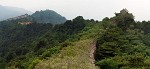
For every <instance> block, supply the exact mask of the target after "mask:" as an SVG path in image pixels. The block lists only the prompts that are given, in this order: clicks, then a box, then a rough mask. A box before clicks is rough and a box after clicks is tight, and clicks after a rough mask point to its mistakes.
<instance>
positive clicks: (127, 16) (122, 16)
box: [112, 9, 135, 31]
mask: <svg viewBox="0 0 150 69" xmlns="http://www.w3.org/2000/svg"><path fill="white" fill-rule="evenodd" d="M115 15H116V16H115V17H113V18H112V19H113V21H114V22H115V23H116V24H117V26H118V27H120V28H121V29H122V30H124V31H125V30H127V29H128V28H130V26H131V25H134V24H135V21H134V16H133V15H132V13H129V12H128V10H127V9H123V10H121V11H120V13H115Z"/></svg>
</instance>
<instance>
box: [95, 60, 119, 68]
mask: <svg viewBox="0 0 150 69" xmlns="http://www.w3.org/2000/svg"><path fill="white" fill-rule="evenodd" d="M96 65H98V66H99V67H100V68H101V69H119V68H118V64H117V63H116V62H115V61H114V60H112V59H104V60H101V61H99V62H97V63H96Z"/></svg>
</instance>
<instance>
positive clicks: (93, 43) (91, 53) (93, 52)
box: [90, 40, 96, 64]
mask: <svg viewBox="0 0 150 69" xmlns="http://www.w3.org/2000/svg"><path fill="white" fill-rule="evenodd" d="M95 50H96V40H94V41H93V42H92V43H91V48H90V58H91V62H92V63H93V64H94V63H95V58H94V54H95Z"/></svg>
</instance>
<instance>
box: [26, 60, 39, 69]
mask: <svg viewBox="0 0 150 69" xmlns="http://www.w3.org/2000/svg"><path fill="white" fill-rule="evenodd" d="M39 62H40V60H39V59H35V60H33V61H32V63H31V64H30V65H29V67H28V69H34V66H35V65H36V64H37V63H39Z"/></svg>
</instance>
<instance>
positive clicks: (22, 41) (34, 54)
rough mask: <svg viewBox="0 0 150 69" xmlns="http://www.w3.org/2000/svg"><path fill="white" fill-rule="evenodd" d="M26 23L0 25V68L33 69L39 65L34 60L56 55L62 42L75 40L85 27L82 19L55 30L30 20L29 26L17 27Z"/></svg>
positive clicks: (52, 27) (53, 27)
mask: <svg viewBox="0 0 150 69" xmlns="http://www.w3.org/2000/svg"><path fill="white" fill-rule="evenodd" d="M26 21H30V19H18V20H12V21H3V22H1V23H0V26H1V27H0V33H3V34H0V38H1V39H0V43H1V44H0V52H1V54H0V56H2V57H1V58H0V63H1V64H0V65H1V66H0V67H3V68H4V67H5V66H6V67H10V66H15V67H18V68H19V69H27V68H29V69H32V68H34V66H35V64H36V63H38V61H37V60H35V59H41V60H42V59H46V58H47V57H51V55H53V54H55V53H59V50H60V49H62V47H64V45H65V44H63V42H65V41H66V40H67V39H68V40H71V39H74V38H76V37H77V36H76V35H75V34H77V33H79V31H81V30H82V29H83V28H84V27H85V23H84V21H85V20H84V19H83V17H82V16H79V17H77V18H75V19H74V20H72V21H71V20H68V21H67V22H65V23H64V24H59V25H55V26H53V25H52V24H50V23H34V22H32V20H31V22H32V23H31V24H28V25H21V24H18V22H26ZM77 39H78V38H77ZM2 59H4V60H2ZM5 62H7V63H5ZM5 64H6V65H5ZM2 65H5V66H2Z"/></svg>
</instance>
